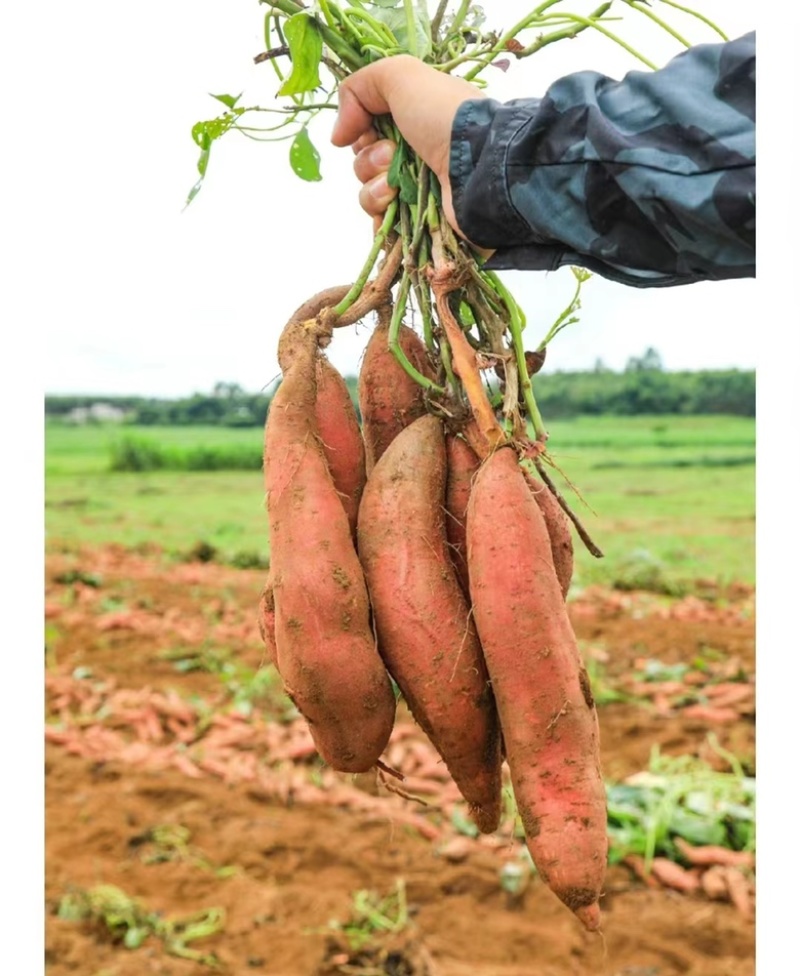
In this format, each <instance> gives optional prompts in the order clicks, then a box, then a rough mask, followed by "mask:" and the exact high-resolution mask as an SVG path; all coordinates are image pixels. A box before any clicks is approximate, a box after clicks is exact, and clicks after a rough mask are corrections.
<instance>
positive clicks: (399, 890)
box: [328, 879, 408, 952]
mask: <svg viewBox="0 0 800 976" xmlns="http://www.w3.org/2000/svg"><path fill="white" fill-rule="evenodd" d="M407 925H408V905H407V902H406V886H405V882H404V881H403V880H402V879H398V881H397V883H396V884H395V888H394V891H391V892H389V894H388V895H385V896H381V895H379V894H377V893H376V892H374V891H366V890H362V891H356V892H355V893H354V894H353V906H352V910H351V914H350V918H349V919H348V920H347V921H344V922H340V921H339V920H338V919H333V920H331V922H329V925H328V928H329V930H331V931H334V932H341V934H342V935H343V937H344V939H345V941H346V942H347V945H348V947H349V949H350V951H351V952H360V951H361V950H363V949H365V948H367V947H368V946H370V945H371V944H372V943H374V942H375V940H376V939H379V938H380V937H381V936H385V935H387V934H390V933H391V934H394V933H397V932H402V931H403V929H404V928H405V927H406V926H407Z"/></svg>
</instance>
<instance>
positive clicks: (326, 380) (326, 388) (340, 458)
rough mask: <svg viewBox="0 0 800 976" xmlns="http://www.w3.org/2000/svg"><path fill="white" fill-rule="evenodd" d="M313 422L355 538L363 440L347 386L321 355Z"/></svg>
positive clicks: (363, 479)
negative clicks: (315, 422)
mask: <svg viewBox="0 0 800 976" xmlns="http://www.w3.org/2000/svg"><path fill="white" fill-rule="evenodd" d="M316 372H317V399H316V419H317V430H318V432H319V438H320V441H321V442H322V450H323V452H324V454H325V460H326V461H327V462H328V470H329V471H330V473H331V477H332V478H333V484H334V486H335V488H336V491H337V492H338V493H339V498H340V500H341V502H342V505H343V506H344V510H345V512H346V513H347V518H348V519H349V521H350V529H351V532H352V534H353V538H354V539H355V534H356V522H357V518H358V506H359V504H360V503H361V495H362V493H363V491H364V484H365V483H366V480H367V469H366V458H365V453H364V440H363V438H362V436H361V428H360V427H359V426H358V417H357V416H356V408H355V406H354V404H353V400H352V398H351V397H350V392H349V391H348V389H347V384H346V383H345V381H344V379H343V378H342V376H341V374H340V373H339V371H338V370H337V369H336V367H335V366H332V365H331V363H330V362H329V361H328V360H327V358H326V357H325V356H323V355H321V354H320V355H319V356H318V357H317V366H316Z"/></svg>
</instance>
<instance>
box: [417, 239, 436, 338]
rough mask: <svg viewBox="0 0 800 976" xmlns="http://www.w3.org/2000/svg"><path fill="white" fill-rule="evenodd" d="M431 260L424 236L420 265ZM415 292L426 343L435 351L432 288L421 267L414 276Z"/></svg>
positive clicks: (427, 243)
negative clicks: (421, 273)
mask: <svg viewBox="0 0 800 976" xmlns="http://www.w3.org/2000/svg"><path fill="white" fill-rule="evenodd" d="M429 261H430V247H429V239H428V238H427V237H423V238H422V243H421V244H420V249H419V267H420V268H424V267H426V265H427V264H428V262H429ZM414 292H415V294H416V296H417V304H418V305H419V311H420V315H421V316H422V333H423V335H424V337H425V345H426V346H427V347H428V349H429V350H430V351H431V352H432V351H433V312H432V306H431V289H430V285H429V283H428V282H427V280H423V278H422V276H421V275H420V271H419V269H418V270H417V273H416V275H415V276H414Z"/></svg>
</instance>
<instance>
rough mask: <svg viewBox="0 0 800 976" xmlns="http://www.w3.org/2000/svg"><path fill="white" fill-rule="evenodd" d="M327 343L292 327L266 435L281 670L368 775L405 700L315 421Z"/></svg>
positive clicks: (312, 717) (325, 735)
mask: <svg viewBox="0 0 800 976" xmlns="http://www.w3.org/2000/svg"><path fill="white" fill-rule="evenodd" d="M316 356H317V338H316V336H315V335H314V333H313V330H310V329H309V328H308V323H303V322H297V321H294V320H293V321H292V322H290V323H289V325H288V326H287V327H286V329H284V332H283V334H282V336H281V341H280V343H279V347H278V358H279V361H280V364H281V368H282V370H283V382H282V383H281V385H280V386H279V387H278V390H277V392H276V394H275V397H274V398H273V400H272V403H271V405H270V411H269V415H268V417H267V424H266V430H265V464H264V470H265V486H266V493H267V512H268V515H269V526H270V538H271V545H272V556H271V572H272V581H273V592H274V599H275V642H276V647H277V667H278V670H279V672H280V674H281V677H282V678H283V681H284V684H285V686H286V690H287V693H288V694H289V695H290V696H291V697H292V699H293V700H294V702H295V704H296V705H297V707H298V709H299V710H300V712H301V713H302V714H303V715H304V717H305V718H306V720H307V721H308V724H309V728H310V730H311V734H312V736H313V737H314V742H315V744H316V746H317V748H318V750H319V752H320V754H321V755H322V757H323V758H324V759H325V760H326V762H328V763H329V764H330V765H331V766H332V767H333V768H334V769H337V770H340V771H342V772H363V771H365V770H367V769H369V768H370V767H371V766H373V765H374V764H375V762H376V761H377V759H378V757H379V756H380V754H381V752H383V750H384V748H385V747H386V744H387V742H388V739H389V736H390V734H391V731H392V726H393V723H394V713H395V700H394V694H393V692H392V688H391V683H390V681H389V677H388V675H387V673H386V669H385V667H384V665H383V662H382V661H381V659H380V656H379V655H378V653H377V650H376V648H375V642H374V638H373V635H372V631H371V627H370V620H369V602H368V598H367V591H366V585H365V583H364V576H363V573H362V570H361V566H360V564H359V561H358V557H357V555H356V552H355V547H354V545H353V540H352V536H351V533H350V525H349V523H348V519H347V515H346V514H345V511H344V508H343V507H342V504H341V501H340V498H339V495H338V494H337V491H336V488H335V487H334V484H333V479H332V478H331V475H330V472H329V470H328V465H327V463H326V460H325V457H324V454H323V451H322V447H321V444H320V438H319V434H318V430H317V424H316V418H315V399H316V367H315V364H316Z"/></svg>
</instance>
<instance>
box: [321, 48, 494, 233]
mask: <svg viewBox="0 0 800 976" xmlns="http://www.w3.org/2000/svg"><path fill="white" fill-rule="evenodd" d="M483 97H484V95H483V93H482V92H481V90H480V89H479V88H476V87H475V86H474V85H471V84H470V83H469V82H467V81H464V80H463V79H462V78H455V77H453V76H452V75H448V74H446V73H444V72H442V71H437V70H436V69H435V68H432V67H430V65H427V64H424V63H423V62H422V61H420V60H419V58H414V57H411V56H410V55H408V54H399V55H397V56H396V57H392V58H383V59H382V60H380V61H376V62H375V63H374V64H371V65H368V66H367V67H366V68H362V69H361V70H360V71H356V72H355V74H353V75H351V76H350V77H349V78H347V79H346V80H345V81H344V82H342V84H341V86H340V88H339V114H338V117H337V119H336V124H335V126H334V129H333V134H332V137H331V141H332V142H333V144H334V145H335V146H352V147H353V151H354V152H355V154H356V158H355V162H354V164H353V168H354V169H355V173H356V176H357V177H358V179H359V180H360V181H361V183H362V184H363V186H362V188H361V191H360V193H359V202H360V204H361V206H362V208H363V209H364V210H365V211H366V212H367V213H368V214H370V215H371V216H372V217H373V218H374V221H375V224H376V226H379V225H380V222H381V219H382V216H383V213H384V212H385V210H386V208H387V207H388V206H389V204H390V203H391V201H392V200H393V199H394V197H395V196H396V195H397V188H396V187H390V186H389V183H388V179H387V177H388V170H389V165H390V164H391V161H392V156H393V154H394V151H395V148H396V147H395V144H394V142H392V141H391V140H390V139H381V138H380V137H379V135H378V132H377V131H376V129H375V127H374V125H373V121H374V116H376V115H384V114H387V113H390V114H391V115H392V117H393V119H394V122H395V125H396V126H397V128H398V129H399V130H400V132H401V134H402V135H403V137H404V138H405V139H406V141H407V142H408V143H409V144H410V145H411V147H412V149H414V151H415V152H416V153H417V154H418V155H419V156H421V157H422V159H423V160H424V161H425V163H427V165H428V166H429V167H430V169H431V170H432V171H433V173H434V174H435V175H436V176H437V178H438V180H439V183H440V184H441V187H442V206H443V209H444V214H445V217H446V218H447V220H448V222H449V224H450V226H451V227H452V228H453V229H454V230H455V231H456V233H457V234H459V235H460V236H461V237H464V235H463V234H462V233H461V231H460V229H459V227H458V222H457V221H456V215H455V211H454V209H453V200H452V194H451V190H450V132H451V129H452V126H453V119H454V118H455V115H456V111H457V110H458V107H459V106H460V105H461V104H462V103H463V102H466V101H469V100H471V99H475V98H483Z"/></svg>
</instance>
